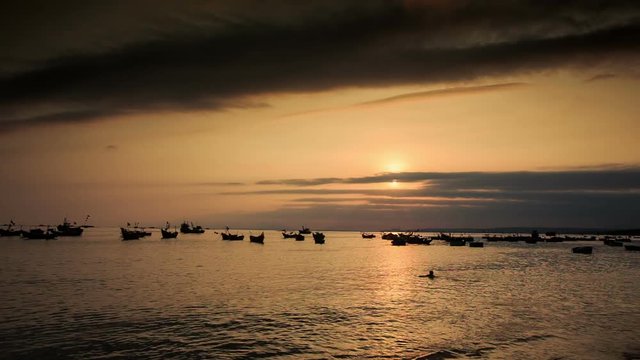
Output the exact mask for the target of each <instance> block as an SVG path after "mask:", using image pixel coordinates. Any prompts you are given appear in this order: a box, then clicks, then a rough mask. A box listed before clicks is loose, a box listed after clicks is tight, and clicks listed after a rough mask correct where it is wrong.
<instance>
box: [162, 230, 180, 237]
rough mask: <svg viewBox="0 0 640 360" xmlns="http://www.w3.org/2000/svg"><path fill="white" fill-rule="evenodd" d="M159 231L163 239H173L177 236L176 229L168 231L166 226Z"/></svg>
mask: <svg viewBox="0 0 640 360" xmlns="http://www.w3.org/2000/svg"><path fill="white" fill-rule="evenodd" d="M160 233H161V234H162V238H163V239H175V238H177V237H178V232H177V231H170V230H169V229H168V228H166V229H160Z"/></svg>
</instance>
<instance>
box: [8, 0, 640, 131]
mask: <svg viewBox="0 0 640 360" xmlns="http://www.w3.org/2000/svg"><path fill="white" fill-rule="evenodd" d="M85 3H86V2H78V1H68V2H64V1H63V2H56V4H55V6H48V7H46V5H43V3H41V2H37V1H36V2H26V5H20V6H17V5H15V6H13V5H5V6H6V7H7V8H6V9H5V10H7V11H4V12H1V13H3V14H4V15H2V17H0V18H4V19H5V20H7V21H6V22H5V23H4V25H3V26H4V30H5V31H4V32H3V33H4V34H7V33H8V34H17V35H18V37H17V38H18V39H20V40H19V41H17V40H16V36H15V35H14V36H10V35H9V36H7V35H4V36H3V37H0V49H5V50H7V51H3V54H10V55H4V56H2V57H0V68H2V69H9V70H5V71H4V75H3V74H2V73H0V118H1V119H2V121H4V122H9V123H11V124H12V125H11V126H16V125H17V124H21V123H25V124H26V123H35V124H40V123H43V122H46V121H69V120H74V121H75V120H80V119H82V118H85V119H95V118H99V117H96V116H95V114H101V115H104V116H106V117H108V116H114V115H120V114H123V113H125V114H126V113H132V112H134V113H135V112H141V111H159V110H194V109H196V110H199V109H221V108H229V107H238V106H240V107H242V106H247V105H246V103H245V102H244V101H243V98H245V97H246V96H252V95H257V94H265V93H274V92H300V91H305V92H306V91H319V90H328V89H333V88H339V87H348V86H385V85H398V84H429V83H438V82H453V81H467V80H474V79H479V78H484V77H487V76H502V75H510V74H517V73H521V72H530V71H542V70H546V69H553V68H557V67H584V68H590V69H591V68H594V67H595V68H599V67H602V66H604V67H606V66H609V65H612V64H613V65H618V66H620V65H623V66H624V65H626V64H631V63H632V62H633V61H637V56H638V50H639V48H640V42H639V41H638V39H639V38H640V20H638V19H640V4H639V3H638V2H636V1H596V0H588V1H563V2H539V1H501V2H476V1H453V2H449V3H444V2H440V1H372V2H366V5H363V3H362V2H357V1H339V2H338V1H312V2H304V3H300V2H295V1H266V2H251V1H238V2H237V3H236V2H234V4H232V5H224V4H215V3H212V4H206V3H203V2H196V1H185V2H179V3H180V4H178V2H169V1H160V2H158V3H157V4H156V2H149V1H136V2H122V3H120V5H121V7H118V6H116V5H115V4H114V5H105V4H101V5H96V4H93V5H92V4H85ZM107 4H108V3H107ZM38 5H43V6H45V9H48V10H46V11H44V10H42V11H35V12H32V11H29V10H30V9H31V8H32V7H33V8H36V6H38ZM145 11H148V12H145ZM12 17H15V19H13V20H12V19H11V18H12ZM32 17H35V18H32ZM116 19H122V20H123V22H122V23H123V25H114V24H116V23H117V22H116V21H115V20H116ZM34 20H39V21H40V22H41V23H42V24H43V29H44V30H38V27H36V26H33V25H28V24H33V23H34V22H33V21H34ZM66 20H68V22H66ZM65 24H68V28H66V29H65V28H64V26H65ZM96 24H98V25H100V24H107V25H105V26H104V27H103V28H104V29H105V30H103V31H97V30H95V29H96V28H100V27H99V26H96ZM47 30H50V31H49V32H47ZM56 30H57V31H56ZM63 30H64V31H63ZM60 33H62V34H64V35H65V36H59V37H56V35H59V34H60ZM59 38H60V40H56V39H59ZM96 39H99V40H100V41H94V40H96ZM96 44H97V45H96ZM14 49H15V50H16V51H12V50H14ZM16 64H17V65H16ZM14 65H15V66H14ZM0 71H2V70H0ZM34 104H37V105H42V106H43V108H44V107H46V106H53V107H56V108H63V109H67V108H70V109H78V108H81V109H82V111H77V110H74V111H66V110H60V111H56V112H54V113H51V112H47V111H43V113H39V114H33V113H32V112H30V111H27V110H30V109H31V108H32V106H33V105H34ZM83 114H85V116H83ZM47 119H48V120H47Z"/></svg>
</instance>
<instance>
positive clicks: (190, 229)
mask: <svg viewBox="0 0 640 360" xmlns="http://www.w3.org/2000/svg"><path fill="white" fill-rule="evenodd" d="M180 232H181V233H183V234H203V233H204V229H203V228H202V226H200V225H196V226H194V225H193V223H188V222H186V221H185V222H183V223H182V224H180Z"/></svg>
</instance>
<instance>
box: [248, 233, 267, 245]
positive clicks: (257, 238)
mask: <svg viewBox="0 0 640 360" xmlns="http://www.w3.org/2000/svg"><path fill="white" fill-rule="evenodd" d="M249 241H251V242H252V243H258V244H264V232H262V233H261V234H260V235H258V236H253V235H249Z"/></svg>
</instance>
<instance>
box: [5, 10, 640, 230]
mask: <svg viewBox="0 0 640 360" xmlns="http://www.w3.org/2000/svg"><path fill="white" fill-rule="evenodd" d="M639 94H640V2H638V1H597V0H579V1H578V0H576V1H534V0H529V1H516V0H512V1H486V2H484V1H482V2H481V1H471V0H451V1H446V0H430V1H429V0H424V1H419V0H413V1H348V0H340V1H333V0H323V1H269V0H265V1H210V2H207V1H195V0H194V1H166V0H137V1H105V2H88V1H79V0H78V1H5V2H2V4H0V154H1V155H2V159H3V165H2V173H1V174H2V176H1V177H0V195H1V204H2V205H1V206H0V223H4V222H8V221H9V220H10V219H13V220H14V221H15V222H16V223H23V224H41V223H45V224H46V223H52V224H55V223H57V222H60V221H61V220H62V218H63V217H65V216H67V217H69V218H72V219H74V220H76V221H82V220H83V219H84V217H85V216H86V215H87V214H91V222H92V223H93V224H94V225H110V226H120V225H123V224H125V223H126V222H141V223H143V224H146V225H156V226H158V225H162V224H164V222H165V221H170V222H173V223H176V222H180V221H182V220H183V219H189V220H191V221H194V222H198V223H200V224H202V225H203V226H212V227H218V228H220V227H224V226H226V225H229V226H231V227H235V228H274V229H280V228H291V229H293V228H299V227H300V225H302V224H304V225H307V226H310V227H312V228H317V229H356V230H358V229H359V230H380V229H384V228H429V227H431V228H443V227H505V226H546V227H554V226H563V227H591V228H604V227H608V228H630V227H638V226H640V221H639V219H640V217H639V215H638V214H640V145H639V144H640V96H639Z"/></svg>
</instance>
